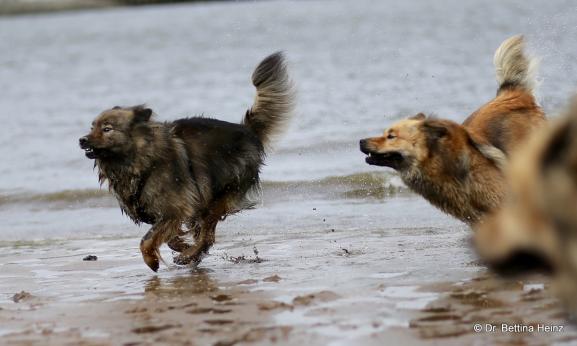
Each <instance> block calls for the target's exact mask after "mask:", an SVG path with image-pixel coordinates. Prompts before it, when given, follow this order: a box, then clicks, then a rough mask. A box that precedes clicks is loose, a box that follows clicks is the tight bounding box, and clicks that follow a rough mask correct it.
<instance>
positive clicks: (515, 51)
mask: <svg viewBox="0 0 577 346" xmlns="http://www.w3.org/2000/svg"><path fill="white" fill-rule="evenodd" d="M523 49H524V42H523V38H522V37H521V36H515V37H512V38H509V39H508V40H506V41H505V42H503V43H502V44H501V46H500V47H499V48H498V49H497V51H496V53H495V57H494V64H495V68H496V72H497V80H498V82H499V88H498V89H497V96H496V97H495V98H494V99H493V100H491V101H490V102H488V103H486V104H485V105H483V106H482V107H481V108H479V109H478V110H477V111H476V112H474V113H473V114H471V115H470V116H469V117H468V118H467V119H466V120H465V121H464V123H463V124H457V123H455V122H452V121H449V120H441V119H433V118H427V117H426V116H425V115H424V114H422V113H419V114H417V115H416V116H413V117H410V118H408V119H405V120H402V121H399V122H397V123H396V124H393V125H392V126H391V127H390V128H389V129H387V130H386V131H385V132H384V135H383V136H381V137H373V138H367V139H363V140H361V141H360V149H361V151H362V152H363V153H365V154H367V155H368V156H367V158H366V162H367V163H368V164H370V165H377V166H386V167H391V168H393V169H395V170H396V171H397V172H399V175H400V176H401V178H402V180H403V182H404V183H405V184H407V186H409V187H410V188H411V189H412V190H413V191H415V192H417V193H419V194H421V195H422V196H423V197H425V198H426V199H427V200H428V201H429V202H430V203H431V204H433V205H434V206H436V207H438V208H440V209H441V210H443V211H444V212H446V213H448V214H450V215H453V216H454V217H456V218H458V219H460V220H462V221H463V222H466V223H468V224H470V225H472V224H475V223H476V222H478V221H479V220H480V219H481V217H482V216H483V215H485V214H487V213H489V212H491V211H492V210H494V209H495V208H497V207H498V206H499V205H500V204H501V201H502V199H503V197H504V194H505V192H506V183H505V179H504V176H503V168H504V167H505V166H506V163H507V157H508V155H509V154H510V153H511V152H512V151H513V150H515V148H517V147H518V146H519V145H520V144H521V143H523V142H524V141H525V140H526V139H527V138H528V137H529V134H530V133H531V132H532V131H533V130H534V129H535V128H538V127H541V126H542V125H543V124H544V123H545V116H544V114H543V111H542V110H541V108H540V107H539V106H538V104H537V103H536V101H535V98H534V96H533V88H534V84H535V81H534V78H533V75H532V71H533V67H534V65H535V61H534V60H532V59H530V58H529V57H527V56H526V55H525V54H524V52H523Z"/></svg>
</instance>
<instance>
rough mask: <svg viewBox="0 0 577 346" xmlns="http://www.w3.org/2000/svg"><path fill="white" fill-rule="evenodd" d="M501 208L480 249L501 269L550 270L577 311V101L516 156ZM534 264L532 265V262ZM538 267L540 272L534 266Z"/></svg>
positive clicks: (483, 231)
mask: <svg viewBox="0 0 577 346" xmlns="http://www.w3.org/2000/svg"><path fill="white" fill-rule="evenodd" d="M507 178H508V184H509V186H510V191H509V194H508V195H507V198H506V200H505V201H504V203H503V206H502V208H500V209H499V210H498V211H496V212H495V213H494V214H492V215H491V216H489V217H487V218H485V219H484V220H483V222H482V223H480V224H479V225H477V227H476V228H477V231H476V232H475V244H476V247H477V250H478V252H479V254H480V256H481V258H482V259H483V260H485V262H487V263H488V264H489V265H491V266H492V267H494V268H496V269H501V268H510V267H511V263H512V262H514V263H519V262H520V261H519V260H518V257H519V254H522V256H523V258H524V259H525V262H524V265H523V266H522V267H518V268H515V269H516V270H535V269H543V268H546V269H549V270H550V271H552V272H553V273H555V274H556V277H557V286H558V287H557V288H558V291H559V293H561V296H562V297H563V298H565V300H566V302H567V303H568V304H569V305H570V308H571V310H572V311H573V312H577V298H576V297H577V295H576V294H575V293H576V292H577V256H576V254H577V98H576V99H575V100H574V101H573V104H572V106H571V107H570V109H569V112H567V114H566V115H565V116H563V117H561V118H559V119H555V121H553V122H552V124H551V126H547V127H545V128H543V129H542V130H541V131H539V132H538V133H537V134H536V135H535V136H534V137H533V138H532V139H531V140H530V141H529V143H527V145H525V146H523V148H520V150H519V151H518V152H517V153H516V154H515V155H514V157H513V160H512V161H511V165H510V166H509V168H508V170H507ZM528 259H530V260H531V261H527V260H528ZM536 265H538V266H537V267H535V266H536Z"/></svg>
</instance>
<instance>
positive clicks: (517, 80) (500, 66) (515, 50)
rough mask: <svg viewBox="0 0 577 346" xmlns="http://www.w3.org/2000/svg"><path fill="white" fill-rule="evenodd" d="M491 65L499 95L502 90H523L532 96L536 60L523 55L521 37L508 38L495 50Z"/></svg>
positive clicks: (523, 42) (522, 40) (523, 44)
mask: <svg viewBox="0 0 577 346" xmlns="http://www.w3.org/2000/svg"><path fill="white" fill-rule="evenodd" d="M493 64H495V69H496V72H497V82H499V90H498V91H497V95H499V94H500V93H501V92H502V91H504V90H512V89H524V90H526V91H527V92H529V93H531V94H533V90H534V89H535V86H536V84H537V83H536V80H535V71H536V69H537V65H538V61H537V59H535V58H533V57H530V56H528V55H527V54H526V53H525V41H524V39H523V36H522V35H517V36H513V37H511V38H508V39H507V40H505V41H504V42H503V43H501V46H499V48H497V51H496V52H495V57H494V58H493Z"/></svg>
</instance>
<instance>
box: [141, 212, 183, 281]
mask: <svg viewBox="0 0 577 346" xmlns="http://www.w3.org/2000/svg"><path fill="white" fill-rule="evenodd" d="M180 225H181V223H180V222H178V221H169V222H162V223H157V224H155V225H154V226H152V228H151V229H150V230H149V231H148V232H146V234H145V235H144V237H142V239H141V240H140V252H141V253H142V259H143V260H144V263H146V265H147V266H148V267H149V268H150V269H152V270H153V271H158V268H159V267H160V261H161V260H162V257H160V246H161V245H162V244H163V243H164V242H165V241H166V240H167V239H172V238H174V235H178V234H179V232H180Z"/></svg>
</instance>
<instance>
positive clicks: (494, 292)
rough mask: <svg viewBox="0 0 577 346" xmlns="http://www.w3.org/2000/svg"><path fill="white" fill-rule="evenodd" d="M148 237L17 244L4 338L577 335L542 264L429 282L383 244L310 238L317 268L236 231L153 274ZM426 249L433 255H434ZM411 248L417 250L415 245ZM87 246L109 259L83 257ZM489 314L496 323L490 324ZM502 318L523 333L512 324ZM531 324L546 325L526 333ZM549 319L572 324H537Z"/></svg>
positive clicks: (541, 339)
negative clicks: (236, 236) (536, 268)
mask: <svg viewBox="0 0 577 346" xmlns="http://www.w3.org/2000/svg"><path fill="white" fill-rule="evenodd" d="M342 236H343V235H342V234H341V235H339V234H338V232H337V234H336V235H335V234H333V232H331V234H325V235H322V234H317V235H315V236H314V238H315V239H316V241H320V240H321V239H323V240H322V241H329V242H330V241H337V242H341V241H342V240H343V239H342ZM137 240H138V239H136V238H125V239H93V240H78V241H55V242H50V243H28V244H20V245H19V246H17V247H12V248H5V247H4V248H3V251H2V253H3V254H2V265H1V266H0V269H1V270H0V273H1V274H0V282H1V284H0V292H2V300H1V301H0V325H1V326H2V327H1V328H0V336H1V338H2V343H3V344H5V345H34V344H42V345H66V344H70V345H72V344H74V345H152V344H155V345H158V344H160V345H235V344H270V343H278V344H286V345H298V344H303V343H305V344H308V345H327V344H330V345H351V344H363V345H382V344H383V343H391V342H393V343H395V344H399V343H403V344H438V343H442V344H444V345H447V344H448V345H463V344H477V343H479V342H480V341H482V343H484V344H487V343H489V344H512V343H514V344H523V345H525V344H526V345H538V344H548V343H552V342H559V343H561V344H562V343H567V344H570V343H573V342H576V341H577V329H576V328H574V326H572V325H571V324H569V323H568V322H567V316H566V314H565V313H564V312H563V310H562V309H561V308H560V306H559V303H558V302H557V301H556V300H555V299H554V298H552V296H551V287H550V283H549V281H548V279H547V278H545V277H542V276H538V275H535V276H532V277H522V278H521V277H520V278H517V279H516V280H502V279H497V278H495V277H494V276H493V275H492V274H490V273H488V272H487V271H486V270H484V269H483V268H479V267H478V266H476V265H474V264H472V263H468V264H464V263H461V264H458V263H455V264H454V265H455V266H456V267H455V268H453V269H454V270H455V271H457V270H459V271H461V272H468V275H466V276H467V277H468V278H464V279H461V280H450V281H445V282H440V281H436V282H432V283H429V284H422V282H421V283H420V284H417V283H416V282H411V281H412V280H407V278H408V276H409V275H408V272H403V271H400V272H382V271H381V272H379V271H378V270H377V271H372V270H370V269H368V268H367V267H369V268H370V267H372V268H373V269H375V268H374V267H375V265H371V264H369V265H367V263H366V262H367V261H370V257H374V256H376V254H374V252H376V250H377V249H376V248H370V247H369V248H367V247H365V248H364V249H363V250H357V251H355V249H356V248H357V247H356V244H354V243H353V244H350V249H346V251H345V248H343V249H342V251H341V252H339V251H335V252H334V253H332V254H324V255H323V256H310V252H309V251H310V249H303V251H301V252H300V253H299V252H297V253H296V255H297V256H298V255H299V254H300V255H302V256H303V257H308V258H307V260H306V264H307V268H308V270H307V271H306V272H305V271H304V270H303V269H304V268H299V266H298V265H294V264H290V263H289V262H294V261H290V258H283V257H282V256H280V255H279V254H278V253H277V254H276V255H275V253H274V251H273V249H274V248H275V247H278V244H275V242H274V241H273V239H270V238H269V239H266V237H265V238H264V239H260V240H259V242H258V244H259V245H258V246H259V248H261V249H262V252H261V251H258V250H257V251H258V252H259V254H258V255H256V254H255V251H254V248H253V249H251V248H250V246H239V244H238V243H236V242H232V241H231V242H229V241H227V240H224V241H223V242H221V245H220V246H219V247H218V249H217V250H216V251H214V254H213V255H212V256H210V257H208V258H207V259H206V261H205V262H204V263H203V265H202V266H201V267H199V268H196V269H182V268H181V269H176V268H174V267H166V268H163V269H162V270H161V271H160V272H159V273H158V274H152V273H151V272H149V271H148V270H147V269H146V268H144V267H143V265H142V263H141V260H140V258H139V256H138V255H137V253H136V251H134V250H135V247H134V244H135V243H137ZM310 241H313V242H315V241H314V240H313V239H310V240H309V242H310ZM411 243H412V242H411ZM297 244H301V245H302V243H301V242H300V241H298V240H296V239H294V240H292V241H291V242H289V244H285V245H288V246H291V245H297ZM416 244H417V243H412V245H416ZM407 245H409V244H407ZM422 251H424V252H425V254H424V255H425V256H426V255H427V254H428V255H432V254H433V253H431V251H428V250H426V249H425V250H422ZM407 252H408V254H407V255H408V256H409V257H410V256H414V253H413V252H414V250H409V249H407ZM88 254H90V255H93V256H96V257H97V258H98V259H97V260H96V261H83V258H85V257H86V256H87V255H88ZM235 255H236V256H235ZM396 255H398V253H397V254H396ZM373 259H374V258H373ZM382 260H383V261H387V260H386V259H385V258H382ZM297 262H300V263H301V265H302V264H303V262H302V261H297ZM327 262H330V264H329V263H327ZM371 262H372V261H371ZM381 263H383V262H381ZM385 263H386V262H385ZM327 265H328V266H330V268H331V273H328V272H327V271H328V268H326V267H325V266H327ZM387 267H389V268H390V266H389V265H387ZM346 268H349V269H346ZM353 268H358V269H353ZM397 268H398V269H399V270H408V268H407V266H399V267H397ZM334 273H337V274H336V275H335V274H334ZM476 324H479V325H481V326H483V328H484V329H483V331H482V332H475V330H474V329H473V328H474V326H475V325H476ZM490 325H491V326H495V328H496V329H495V331H490V330H486V329H485V328H488V326H490ZM503 325H507V328H517V330H518V331H517V332H510V331H509V332H503V331H502V330H501V328H503ZM515 326H517V327H515ZM522 326H533V327H534V328H535V330H534V331H533V332H526V331H521V329H520V328H522ZM539 326H561V328H562V330H561V331H552V332H546V331H544V330H543V331H538V330H537V328H539ZM543 328H544V327H543ZM479 336H481V337H479Z"/></svg>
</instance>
